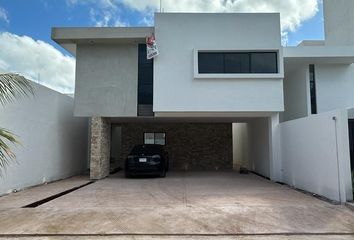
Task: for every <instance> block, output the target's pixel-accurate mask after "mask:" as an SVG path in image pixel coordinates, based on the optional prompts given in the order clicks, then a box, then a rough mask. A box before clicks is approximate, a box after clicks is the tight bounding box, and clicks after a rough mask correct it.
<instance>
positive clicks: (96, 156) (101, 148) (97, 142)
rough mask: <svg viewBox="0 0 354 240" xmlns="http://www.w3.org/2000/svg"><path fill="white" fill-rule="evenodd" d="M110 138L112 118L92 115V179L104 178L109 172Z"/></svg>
mask: <svg viewBox="0 0 354 240" xmlns="http://www.w3.org/2000/svg"><path fill="white" fill-rule="evenodd" d="M110 139H111V123H110V119H109V118H102V117H92V119H91V152H90V178H91V179H102V178H105V177H106V176H108V174H109V156H110Z"/></svg>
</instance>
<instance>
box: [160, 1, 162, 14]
mask: <svg viewBox="0 0 354 240" xmlns="http://www.w3.org/2000/svg"><path fill="white" fill-rule="evenodd" d="M160 12H162V0H160Z"/></svg>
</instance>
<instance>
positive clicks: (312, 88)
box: [309, 64, 317, 114]
mask: <svg viewBox="0 0 354 240" xmlns="http://www.w3.org/2000/svg"><path fill="white" fill-rule="evenodd" d="M309 71H310V98H311V114H317V97H316V75H315V65H314V64H311V65H310V66H309Z"/></svg>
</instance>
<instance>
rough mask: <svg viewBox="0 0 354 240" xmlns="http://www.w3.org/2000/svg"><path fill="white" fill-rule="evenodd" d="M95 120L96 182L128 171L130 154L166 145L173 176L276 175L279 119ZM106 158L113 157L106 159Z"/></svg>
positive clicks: (93, 169)
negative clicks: (242, 171)
mask: <svg viewBox="0 0 354 240" xmlns="http://www.w3.org/2000/svg"><path fill="white" fill-rule="evenodd" d="M94 121H95V120H94V119H93V124H92V129H91V133H92V134H91V135H92V137H91V164H90V166H91V178H92V179H100V178H103V177H105V176H106V175H108V172H109V171H108V169H109V170H110V172H114V170H116V169H124V161H125V159H126V157H127V156H128V154H129V152H130V150H131V149H132V148H133V147H134V146H135V145H137V144H143V143H157V144H163V145H165V148H166V150H167V151H168V153H169V156H170V169H171V170H172V171H192V172H193V171H221V170H236V171H238V170H239V169H240V168H241V167H243V168H246V169H248V170H250V171H253V172H255V173H257V174H260V175H262V176H265V177H267V178H271V174H272V172H274V171H273V170H272V167H273V165H274V164H272V161H271V160H272V159H273V155H272V152H273V145H272V142H273V141H272V139H273V137H274V129H273V128H272V126H275V124H272V123H274V122H276V121H277V117H213V118H210V117H208V118H203V117H198V118H197V117H193V118H192V117H189V118H166V117H164V118H158V117H150V118H149V117H144V118H110V119H104V121H102V122H101V123H102V124H101V125H100V124H97V123H95V122H94ZM100 127H101V131H100V129H99V128H100ZM97 133H98V134H97ZM95 135H96V136H95ZM102 138H103V139H102ZM98 139H101V141H97V140H98ZM107 153H109V157H106V156H104V154H107ZM108 159H109V162H108V163H107V161H108Z"/></svg>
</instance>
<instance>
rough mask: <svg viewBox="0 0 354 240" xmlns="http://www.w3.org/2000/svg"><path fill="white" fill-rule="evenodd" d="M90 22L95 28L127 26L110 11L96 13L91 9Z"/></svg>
mask: <svg viewBox="0 0 354 240" xmlns="http://www.w3.org/2000/svg"><path fill="white" fill-rule="evenodd" d="M90 20H91V22H92V23H93V24H94V25H95V26H96V27H126V26H128V25H129V24H128V23H126V22H124V21H122V20H121V19H120V18H119V17H118V16H116V15H115V13H114V12H112V10H102V11H97V10H95V9H93V8H91V9H90Z"/></svg>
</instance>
